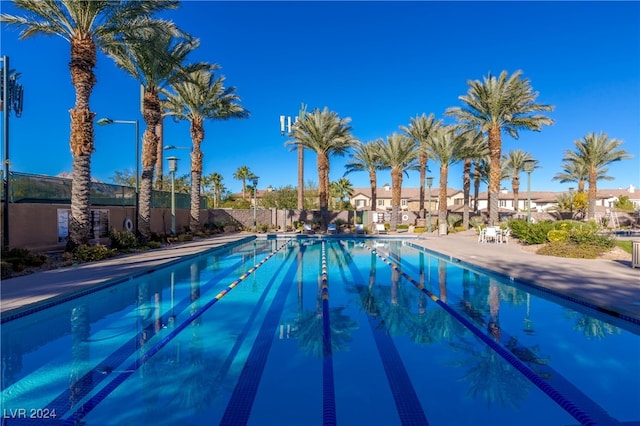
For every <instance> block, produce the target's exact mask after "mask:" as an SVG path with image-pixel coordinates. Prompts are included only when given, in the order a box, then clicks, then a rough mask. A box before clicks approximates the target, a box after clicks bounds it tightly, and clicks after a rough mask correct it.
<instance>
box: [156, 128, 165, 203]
mask: <svg viewBox="0 0 640 426" xmlns="http://www.w3.org/2000/svg"><path fill="white" fill-rule="evenodd" d="M156 135H157V136H158V150H157V152H156V184H155V187H156V189H157V190H159V191H162V186H163V184H164V182H163V181H162V178H163V176H162V173H163V167H162V162H163V161H164V123H163V120H162V119H161V120H160V122H159V123H158V125H157V126H156Z"/></svg>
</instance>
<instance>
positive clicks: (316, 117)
mask: <svg viewBox="0 0 640 426" xmlns="http://www.w3.org/2000/svg"><path fill="white" fill-rule="evenodd" d="M350 122H351V118H348V117H347V118H340V117H338V114H337V113H336V112H333V111H329V109H328V108H327V107H325V108H324V109H323V110H322V111H320V110H319V109H315V110H314V111H313V112H311V113H308V114H305V116H304V117H303V118H301V119H298V122H297V123H296V125H295V126H294V127H293V139H292V140H288V141H287V142H285V146H295V147H296V148H298V145H297V144H300V145H301V146H303V147H304V148H306V149H310V150H312V151H315V153H316V155H317V165H318V198H319V202H320V216H321V227H322V228H323V229H324V228H326V222H327V221H326V214H327V208H328V200H329V168H330V164H329V157H330V156H331V155H344V154H345V153H346V152H347V150H348V149H349V148H351V147H352V146H354V145H355V144H356V141H357V139H356V138H354V137H353V136H352V135H351V126H349V123H350Z"/></svg>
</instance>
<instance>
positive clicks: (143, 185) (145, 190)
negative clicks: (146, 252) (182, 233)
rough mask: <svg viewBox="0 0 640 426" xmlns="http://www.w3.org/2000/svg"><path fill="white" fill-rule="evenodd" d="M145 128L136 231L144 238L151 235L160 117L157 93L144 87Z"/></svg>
mask: <svg viewBox="0 0 640 426" xmlns="http://www.w3.org/2000/svg"><path fill="white" fill-rule="evenodd" d="M142 110H143V114H142V115H143V117H144V121H145V123H146V129H145V131H144V134H143V136H142V176H141V179H140V201H139V204H140V206H139V209H138V232H139V233H140V235H141V237H142V238H143V239H144V240H146V239H149V238H150V237H151V193H152V184H153V171H154V168H155V166H156V158H157V152H158V137H157V135H156V133H155V131H156V126H157V125H158V123H159V122H160V119H161V118H162V112H161V111H162V109H161V107H160V99H159V97H158V93H157V92H156V91H153V90H149V89H148V88H146V89H145V92H144V96H143V103H142Z"/></svg>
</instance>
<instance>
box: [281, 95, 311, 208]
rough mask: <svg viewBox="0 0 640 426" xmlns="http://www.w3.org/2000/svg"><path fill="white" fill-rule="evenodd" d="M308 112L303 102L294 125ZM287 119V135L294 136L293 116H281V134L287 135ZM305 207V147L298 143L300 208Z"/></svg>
mask: <svg viewBox="0 0 640 426" xmlns="http://www.w3.org/2000/svg"><path fill="white" fill-rule="evenodd" d="M306 112H307V106H306V105H305V104H302V105H301V106H300V111H299V112H298V116H297V117H295V118H294V120H293V125H294V126H295V124H296V123H297V122H298V120H302V118H304V116H305V114H306ZM285 120H286V135H287V136H288V137H292V136H293V131H292V130H291V126H292V124H291V116H287V117H285V116H284V115H281V116H280V136H284V135H285ZM302 209H304V147H303V146H302V144H300V143H298V210H302Z"/></svg>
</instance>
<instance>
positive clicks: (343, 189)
mask: <svg viewBox="0 0 640 426" xmlns="http://www.w3.org/2000/svg"><path fill="white" fill-rule="evenodd" d="M331 186H332V187H333V190H334V193H335V194H336V198H339V199H340V206H338V209H340V210H342V209H344V208H345V206H346V205H347V204H348V203H349V198H351V196H352V195H353V186H352V185H351V182H350V181H349V179H347V178H340V179H338V180H337V181H335V182H331ZM345 198H346V201H345Z"/></svg>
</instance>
